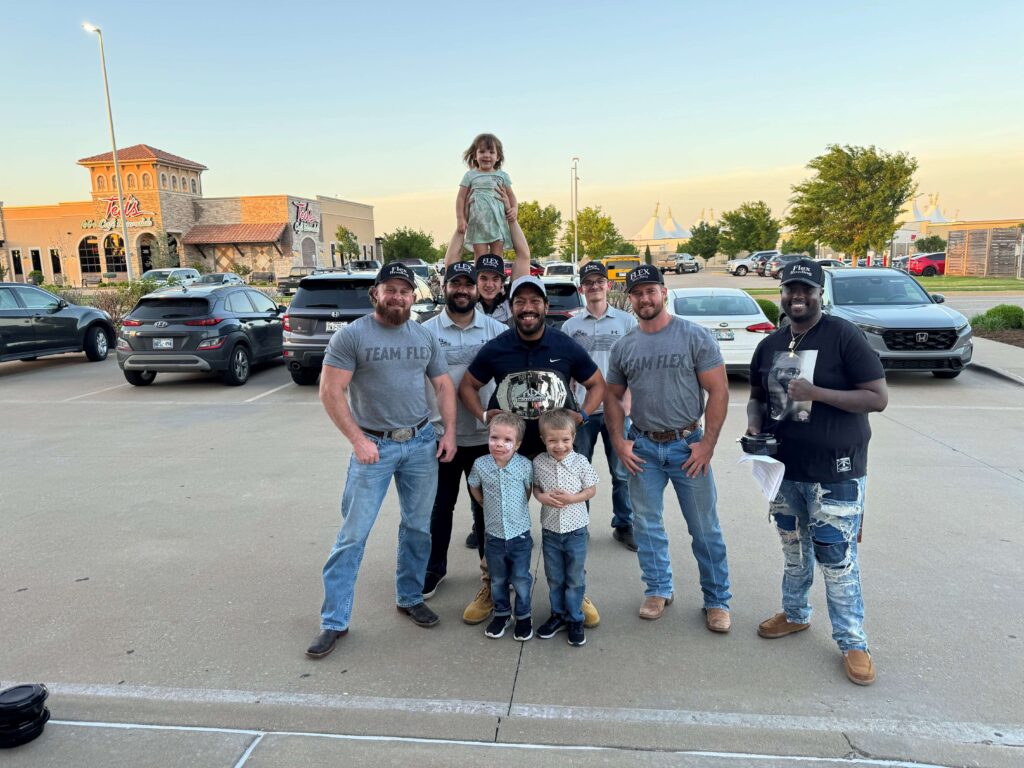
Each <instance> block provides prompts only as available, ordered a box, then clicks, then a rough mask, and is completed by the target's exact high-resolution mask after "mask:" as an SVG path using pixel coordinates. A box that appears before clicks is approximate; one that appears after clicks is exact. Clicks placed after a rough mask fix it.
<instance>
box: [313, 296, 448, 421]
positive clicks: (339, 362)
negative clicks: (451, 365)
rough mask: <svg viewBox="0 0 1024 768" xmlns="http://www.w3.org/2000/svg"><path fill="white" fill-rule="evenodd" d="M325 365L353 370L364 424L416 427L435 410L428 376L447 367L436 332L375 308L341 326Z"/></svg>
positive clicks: (352, 396) (352, 394) (355, 411)
mask: <svg viewBox="0 0 1024 768" xmlns="http://www.w3.org/2000/svg"><path fill="white" fill-rule="evenodd" d="M324 365H329V366H331V367H332V368H341V369H342V370H344V371H352V382H351V383H350V384H349V387H348V393H349V402H350V406H351V408H352V416H353V417H354V418H355V420H356V423H357V424H358V425H359V426H360V427H363V428H364V429H375V430H380V431H388V430H391V429H401V428H402V427H412V426H415V425H417V424H419V423H420V422H421V421H423V420H424V419H426V418H427V417H428V416H429V415H430V410H429V408H428V407H427V397H426V391H425V390H424V388H423V377H424V376H427V377H428V378H431V379H434V378H437V377H438V376H440V375H441V374H442V373H447V371H448V363H447V361H446V360H445V357H444V355H443V354H442V352H441V345H440V343H439V342H438V340H437V336H435V335H434V334H432V333H431V332H430V331H428V330H427V329H426V328H424V327H423V326H422V325H420V324H419V323H417V322H414V321H412V320H409V321H407V322H405V323H403V324H402V325H400V326H397V327H395V326H390V325H384V324H383V323H380V322H378V321H377V320H376V319H374V315H373V313H370V314H369V315H364V316H363V317H361V318H359V319H358V320H356V321H355V322H353V323H350V324H349V325H346V326H344V327H343V328H342V329H341V330H340V331H338V332H336V333H335V334H334V335H333V336H332V337H331V341H330V343H329V344H328V345H327V353H326V355H325V356H324Z"/></svg>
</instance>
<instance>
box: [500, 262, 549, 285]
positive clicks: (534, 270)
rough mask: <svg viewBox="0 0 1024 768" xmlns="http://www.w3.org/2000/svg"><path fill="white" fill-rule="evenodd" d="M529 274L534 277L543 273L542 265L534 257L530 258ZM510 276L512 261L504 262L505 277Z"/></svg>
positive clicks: (508, 277)
mask: <svg viewBox="0 0 1024 768" xmlns="http://www.w3.org/2000/svg"><path fill="white" fill-rule="evenodd" d="M530 274H531V275H533V276H534V277H540V276H541V275H543V274H544V267H542V266H541V265H540V262H539V261H537V260H536V259H530ZM511 277H512V262H511V261H506V262H505V279H506V280H508V279H510V278H511Z"/></svg>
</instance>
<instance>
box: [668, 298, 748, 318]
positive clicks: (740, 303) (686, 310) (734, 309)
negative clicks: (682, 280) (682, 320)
mask: <svg viewBox="0 0 1024 768" xmlns="http://www.w3.org/2000/svg"><path fill="white" fill-rule="evenodd" d="M673 306H674V307H675V310H676V314H677V315H683V316H687V317H714V316H717V315H756V314H757V304H755V303H754V300H753V299H751V298H750V297H749V296H679V297H677V298H676V300H675V303H674V305H673Z"/></svg>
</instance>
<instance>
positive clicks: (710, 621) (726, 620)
mask: <svg viewBox="0 0 1024 768" xmlns="http://www.w3.org/2000/svg"><path fill="white" fill-rule="evenodd" d="M704 626H705V627H707V628H708V629H710V630H711V631H712V632H728V631H729V630H730V629H731V628H732V616H730V615H729V612H728V611H727V610H725V608H708V609H706V610H705V611H704Z"/></svg>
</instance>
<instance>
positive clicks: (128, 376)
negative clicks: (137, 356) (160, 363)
mask: <svg viewBox="0 0 1024 768" xmlns="http://www.w3.org/2000/svg"><path fill="white" fill-rule="evenodd" d="M124 378H125V380H126V381H127V382H128V383H129V384H131V385H132V386H133V387H148V386H149V385H150V384H152V383H153V382H154V381H155V380H156V371H125V372H124Z"/></svg>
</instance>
